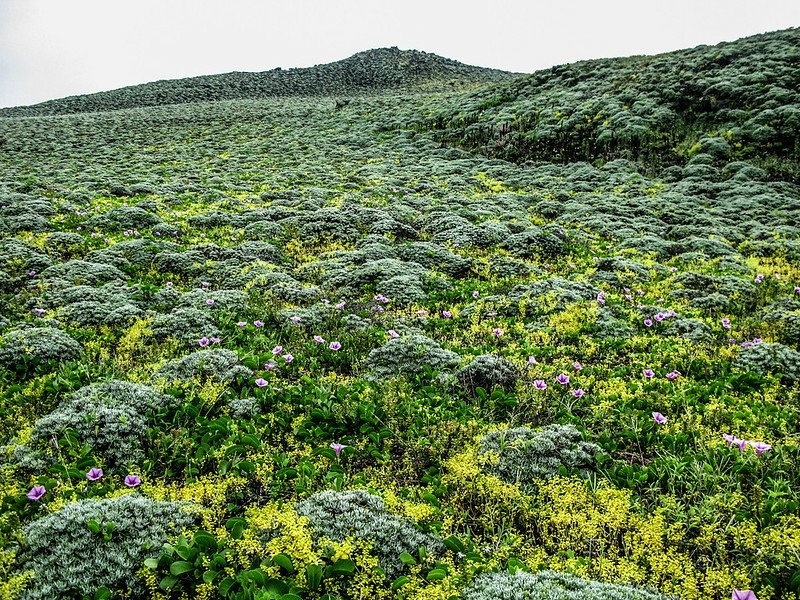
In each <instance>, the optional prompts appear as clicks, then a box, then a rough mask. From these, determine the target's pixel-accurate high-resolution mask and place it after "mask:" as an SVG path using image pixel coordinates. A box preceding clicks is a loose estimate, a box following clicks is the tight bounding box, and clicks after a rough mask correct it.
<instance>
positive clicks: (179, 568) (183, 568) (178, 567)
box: [169, 560, 194, 576]
mask: <svg viewBox="0 0 800 600" xmlns="http://www.w3.org/2000/svg"><path fill="white" fill-rule="evenodd" d="M189 571H194V565H193V564H192V563H190V562H186V561H185V560H176V561H175V562H174V563H172V564H171V565H170V566H169V572H170V573H172V574H173V575H176V576H177V575H183V574H184V573H188V572H189Z"/></svg>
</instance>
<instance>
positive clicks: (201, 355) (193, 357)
mask: <svg viewBox="0 0 800 600" xmlns="http://www.w3.org/2000/svg"><path fill="white" fill-rule="evenodd" d="M238 363H239V356H238V355H237V354H236V353H235V352H233V351H231V350H223V349H221V348H212V349H210V350H199V351H197V352H193V353H191V354H187V355H186V356H184V357H183V358H178V359H176V360H172V361H170V362H168V363H166V364H165V365H164V366H162V367H161V368H160V369H158V371H156V372H155V374H154V375H153V378H154V379H156V380H159V379H161V380H165V381H166V382H167V383H172V382H175V381H178V382H184V383H189V382H191V381H192V380H193V379H195V378H201V379H202V378H209V379H213V380H215V381H218V382H222V383H231V382H232V381H234V380H235V379H236V378H237V377H245V378H246V377H250V376H251V375H252V374H253V372H252V371H251V370H250V369H248V368H247V367H245V366H243V365H240V364H238Z"/></svg>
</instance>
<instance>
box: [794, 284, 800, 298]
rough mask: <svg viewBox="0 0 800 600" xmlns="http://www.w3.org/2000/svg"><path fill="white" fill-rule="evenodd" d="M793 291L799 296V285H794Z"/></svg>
mask: <svg viewBox="0 0 800 600" xmlns="http://www.w3.org/2000/svg"><path fill="white" fill-rule="evenodd" d="M794 293H795V294H797V295H798V296H800V285H796V286H794Z"/></svg>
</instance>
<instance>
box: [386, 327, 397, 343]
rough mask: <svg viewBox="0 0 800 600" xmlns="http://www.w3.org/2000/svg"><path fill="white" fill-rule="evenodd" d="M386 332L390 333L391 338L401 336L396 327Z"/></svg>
mask: <svg viewBox="0 0 800 600" xmlns="http://www.w3.org/2000/svg"><path fill="white" fill-rule="evenodd" d="M386 333H387V334H388V335H389V338H390V339H393V340H396V339H397V338H399V337H400V334H399V333H397V332H396V331H395V330H394V329H390V330H389V331H387V332H386Z"/></svg>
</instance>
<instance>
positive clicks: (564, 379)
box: [556, 373, 569, 385]
mask: <svg viewBox="0 0 800 600" xmlns="http://www.w3.org/2000/svg"><path fill="white" fill-rule="evenodd" d="M556 381H557V382H558V383H560V384H561V385H567V384H568V383H569V375H567V374H566V373H561V375H559V376H558V377H556Z"/></svg>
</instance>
